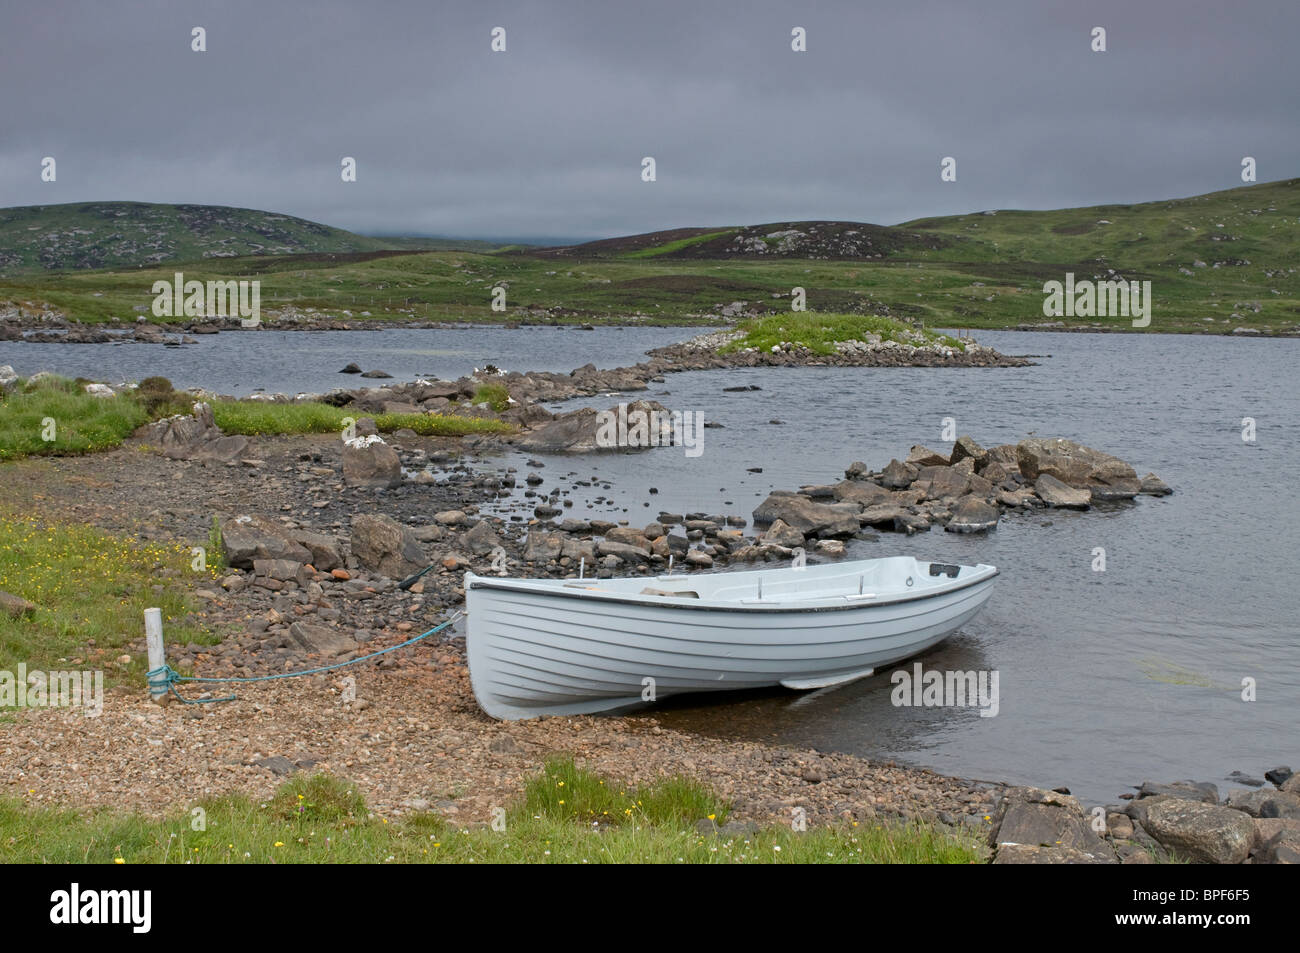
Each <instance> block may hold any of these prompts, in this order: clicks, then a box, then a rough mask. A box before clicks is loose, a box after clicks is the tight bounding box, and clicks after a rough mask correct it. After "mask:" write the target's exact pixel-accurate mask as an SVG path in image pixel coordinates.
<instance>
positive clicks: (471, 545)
mask: <svg viewBox="0 0 1300 953" xmlns="http://www.w3.org/2000/svg"><path fill="white" fill-rule="evenodd" d="M500 545H501V537H499V536H498V535H497V533H496V530H495V529H493V528H492V524H491V523H490V522H488V521H487V520H479V521H478V522H477V523H475V524H474V525H473V526H472V527H470V528H469V529H468V530H466V531H465V532H464V533H461V535H460V546H461V548H462V549H466V550H469V552H471V553H473V554H474V555H475V556H486V555H487V554H488V553H490V552H492V551H493V550H494V549H496V548H497V547H498V546H500Z"/></svg>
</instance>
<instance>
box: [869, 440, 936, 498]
mask: <svg viewBox="0 0 1300 953" xmlns="http://www.w3.org/2000/svg"><path fill="white" fill-rule="evenodd" d="M913 449H915V448H913ZM927 452H928V451H927ZM919 471H920V468H919V467H916V466H914V465H913V464H911V463H902V462H901V461H899V460H890V461H889V465H888V466H886V467H885V469H883V470H881V471H880V485H881V486H887V487H890V488H891V489H894V490H905V489H907V488H908V487H909V486H911V485H912V481H913V480H915V479H916V475H917V473H918V472H919Z"/></svg>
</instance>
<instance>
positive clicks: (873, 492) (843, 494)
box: [831, 480, 911, 506]
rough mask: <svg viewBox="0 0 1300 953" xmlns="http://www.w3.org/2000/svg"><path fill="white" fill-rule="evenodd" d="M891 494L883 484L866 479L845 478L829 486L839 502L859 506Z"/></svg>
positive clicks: (883, 498)
mask: <svg viewBox="0 0 1300 953" xmlns="http://www.w3.org/2000/svg"><path fill="white" fill-rule="evenodd" d="M908 482H909V483H910V482H911V481H910V480H909V481H908ZM893 495H894V494H893V493H892V492H890V491H889V490H886V489H885V488H884V487H883V486H880V485H878V484H875V483H871V482H869V481H867V480H845V481H844V482H843V483H837V484H835V486H833V487H831V496H832V497H833V498H834V499H836V500H838V501H839V502H841V503H857V504H858V505H859V506H872V505H874V504H876V503H880V502H883V501H884V500H888V499H891V498H892V497H893Z"/></svg>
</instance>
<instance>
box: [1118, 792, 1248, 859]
mask: <svg viewBox="0 0 1300 953" xmlns="http://www.w3.org/2000/svg"><path fill="white" fill-rule="evenodd" d="M1142 826H1143V827H1144V828H1146V830H1147V831H1148V832H1149V833H1150V834H1151V836H1152V837H1154V838H1155V839H1156V840H1157V841H1159V842H1160V843H1161V844H1162V845H1163V846H1165V847H1167V848H1169V849H1170V850H1174V851H1177V852H1178V853H1179V854H1181V855H1183V856H1184V857H1187V858H1189V859H1190V860H1193V861H1196V862H1199V863H1205V864H1239V863H1241V862H1242V861H1244V860H1245V859H1246V857H1247V856H1248V855H1249V854H1250V847H1251V843H1252V842H1253V840H1254V834H1255V826H1254V823H1253V822H1252V821H1251V819H1250V817H1249V815H1247V814H1244V813H1242V812H1241V811H1234V810H1233V809H1232V808H1229V807H1219V806H1218V805H1217V804H1206V803H1205V802H1203V801H1188V800H1184V799H1183V798H1175V797H1163V798H1161V799H1160V800H1159V801H1158V802H1156V803H1155V804H1152V805H1151V807H1150V808H1149V809H1148V811H1147V815H1146V820H1145V821H1143V823H1142Z"/></svg>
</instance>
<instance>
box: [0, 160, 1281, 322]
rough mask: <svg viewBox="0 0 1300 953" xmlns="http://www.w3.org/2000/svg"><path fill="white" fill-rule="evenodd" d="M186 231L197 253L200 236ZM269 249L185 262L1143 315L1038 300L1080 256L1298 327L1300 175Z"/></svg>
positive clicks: (681, 303)
mask: <svg viewBox="0 0 1300 953" xmlns="http://www.w3.org/2000/svg"><path fill="white" fill-rule="evenodd" d="M59 208H63V209H69V208H76V207H74V206H60V207H56V209H55V210H57V209H59ZM145 208H149V206H145ZM162 208H165V209H171V208H176V209H181V208H185V207H184V206H162ZM217 211H221V212H235V211H237V210H217ZM0 214H3V213H0ZM246 214H248V215H251V216H261V217H262V218H263V219H265V218H267V217H270V218H274V219H277V220H278V222H279V223H283V222H290V223H301V225H303V226H309V227H310V228H311V229H316V230H320V231H321V232H323V233H324V237H321V238H320V241H321V242H327V241H339V242H347V241H351V242H372V243H378V244H380V245H382V244H383V243H384V242H385V241H389V240H387V239H365V238H362V237H361V236H357V235H351V234H350V233H348V232H338V231H336V230H333V229H326V228H325V227H324V226H319V225H314V224H313V223H310V222H301V220H298V219H288V218H286V217H285V216H267V214H266V213H261V212H256V213H253V212H250V213H246ZM254 220H256V219H254ZM13 227H14V226H12V225H8V226H4V228H3V229H0V254H5V253H10V254H12V245H11V244H9V243H8V242H9V240H8V239H7V238H6V237H5V234H6V232H5V230H6V229H12V228H13ZM284 227H285V228H288V227H289V226H287V225H286V226H284ZM24 228H25V226H24ZM113 231H120V229H117V230H113V229H110V230H109V233H112V232H113ZM254 234H257V233H255V232H251V231H250V232H245V233H244V238H245V239H246V240H252V239H251V238H250V236H251V235H254ZM306 240H307V237H306V236H304V241H306ZM259 244H261V242H260V241H259ZM394 244H398V243H397V242H394ZM188 247H189V248H190V249H191V250H190V252H189V253H190V254H193V249H195V248H197V247H199V246H188ZM218 247H220V246H218ZM206 250H209V251H210V250H212V249H211V248H207V249H206ZM258 251H259V254H258V255H256V256H253V255H245V256H242V257H238V258H230V259H226V258H222V257H214V256H211V255H209V256H208V257H207V259H206V260H202V251H199V255H200V260H199V261H195V262H192V263H191V264H189V265H187V266H186V269H185V270H186V272H187V274H189V273H190V272H193V274H194V276H195V277H198V278H220V279H229V278H238V277H248V278H257V279H259V280H260V281H261V282H262V286H261V293H262V298H261V300H262V306H263V308H265V309H267V311H268V318H267V326H274V325H275V322H276V321H277V320H281V318H279V317H277V315H280V314H284V315H289V314H291V313H292V312H293V311H297V312H300V313H305V314H307V315H310V316H311V317H312V318H313V319H316V318H336V319H341V320H345V321H349V322H354V323H355V322H358V321H367V320H384V319H392V320H411V319H425V320H430V319H432V320H446V321H489V322H501V321H507V322H511V321H536V322H546V323H551V322H575V323H584V324H585V323H602V322H603V323H614V324H628V323H659V324H666V323H694V324H715V325H716V324H721V323H726V322H727V321H730V320H732V319H739V318H741V317H744V316H746V315H757V316H762V315H767V314H776V313H782V312H789V310H790V308H791V293H792V289H794V288H802V289H804V292H805V295H806V302H807V307H808V309H809V310H811V311H817V312H823V313H837V314H871V315H878V316H881V317H889V318H895V319H902V320H908V321H913V322H918V323H921V324H924V325H926V326H928V327H931V328H958V327H968V328H1004V327H1020V326H1044V325H1047V326H1062V325H1064V326H1068V327H1078V328H1087V329H1097V330H1119V331H1128V330H1133V325H1132V321H1131V319H1130V318H1129V317H1126V316H1122V315H1120V316H1106V317H1092V316H1087V317H1069V316H1065V317H1057V316H1055V315H1045V314H1044V305H1045V295H1044V292H1043V285H1044V283H1045V282H1047V281H1064V280H1065V277H1066V274H1067V272H1072V273H1073V274H1074V276H1075V278H1076V280H1084V279H1093V280H1101V281H1111V280H1124V281H1150V282H1151V295H1152V299H1153V302H1154V307H1153V311H1152V315H1151V322H1150V324H1149V325H1148V326H1147V329H1148V330H1151V331H1182V332H1191V331H1197V332H1212V333H1220V334H1224V333H1232V332H1235V331H1240V330H1258V331H1263V332H1267V333H1274V334H1297V333H1300V272H1297V269H1298V268H1300V179H1290V180H1286V181H1282V182H1270V183H1264V184H1260V185H1254V186H1247V187H1244V188H1239V189H1231V190H1229V191H1226V192H1215V193H1211V194H1209V195H1201V196H1195V197H1193V198H1187V199H1175V200H1168V201H1160V202H1147V203H1143V204H1140V205H1122V206H1121V205H1105V206H1094V207H1091V208H1076V209H1061V210H1056V211H1043V212H1029V211H995V212H975V213H970V214H966V215H954V216H949V217H944V218H930V219H922V220H918V221H914V222H906V223H904V224H903V225H900V226H894V227H886V226H877V225H866V224H862V223H855V222H785V223H777V224H774V225H755V226H745V227H739V226H736V227H725V226H724V227H714V228H683V229H676V230H672V231H666V232H653V233H649V234H646V235H634V236H630V237H627V238H615V239H606V240H603V241H598V242H588V243H584V244H581V245H572V246H568V247H562V248H522V249H521V248H512V247H506V248H501V247H496V246H491V245H489V246H488V247H487V248H486V249H482V248H476V247H474V243H466V244H465V245H464V246H463V247H461V248H458V249H455V250H448V249H440V250H432V251H425V250H417V249H414V248H412V247H411V246H410V244H408V243H406V242H402V243H400V247H398V248H392V247H385V248H380V249H375V250H366V249H355V248H354V249H353V250H340V251H331V250H327V249H324V250H323V249H309V248H305V247H304V248H301V249H300V250H299V251H297V252H294V253H280V251H279V248H278V247H262V248H259V249H258ZM273 252H274V253H273ZM83 267H90V265H89V264H87V265H85V266H83ZM171 271H172V268H171V263H170V262H161V263H159V264H147V263H145V259H143V258H135V259H132V260H131V262H130V264H129V266H128V267H121V266H118V268H117V269H116V270H111V271H93V272H87V271H78V270H64V271H60V272H40V273H38V274H30V273H29V274H26V275H19V276H15V277H11V278H0V309H3V308H4V307H5V303H6V302H12V303H13V305H14V306H16V307H18V308H19V309H20V310H21V311H22V313H23V314H25V315H29V316H30V315H31V314H32V312H39V311H40V310H42V309H44V308H49V309H53V310H56V311H60V312H62V313H63V314H66V315H67V316H68V317H70V318H73V319H75V320H79V321H86V322H106V321H113V320H114V319H117V320H118V321H119V322H130V321H133V320H134V319H135V318H136V317H137V316H139V315H141V314H146V313H147V312H148V307H149V303H150V302H151V300H152V294H151V290H150V289H151V286H152V283H153V281H154V280H156V279H159V278H162V279H170V277H171ZM498 287H500V288H503V289H505V290H506V292H507V293H506V311H504V312H499V311H493V310H492V307H491V302H492V300H493V289H494V288H498ZM173 320H174V323H176V324H179V325H181V326H184V325H185V323H186V322H185V321H184V320H183V319H173Z"/></svg>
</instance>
